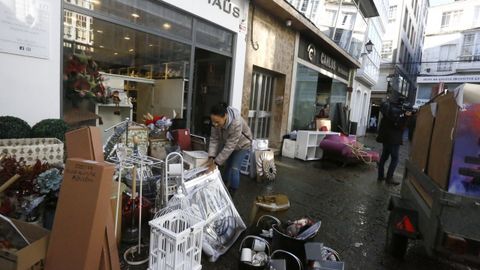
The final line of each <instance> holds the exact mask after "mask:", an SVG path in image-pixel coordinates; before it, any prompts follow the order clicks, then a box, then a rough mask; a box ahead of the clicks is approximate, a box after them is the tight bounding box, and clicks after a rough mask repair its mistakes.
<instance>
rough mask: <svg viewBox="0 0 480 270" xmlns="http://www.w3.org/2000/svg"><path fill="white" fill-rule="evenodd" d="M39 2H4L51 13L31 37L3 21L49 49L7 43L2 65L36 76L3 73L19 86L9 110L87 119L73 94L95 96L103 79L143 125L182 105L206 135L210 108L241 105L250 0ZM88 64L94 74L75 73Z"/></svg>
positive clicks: (183, 114) (11, 9)
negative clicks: (93, 92)
mask: <svg viewBox="0 0 480 270" xmlns="http://www.w3.org/2000/svg"><path fill="white" fill-rule="evenodd" d="M38 2H41V3H40V4H39V3H37V2H35V3H36V4H35V5H39V6H28V7H27V6H19V5H20V4H18V3H28V1H11V4H8V3H9V2H8V1H7V4H5V5H2V14H7V15H8V16H11V17H12V18H15V17H19V16H20V13H21V12H23V10H33V11H34V12H36V13H34V14H35V15H37V13H39V12H42V13H41V14H39V17H38V18H39V20H40V21H42V22H43V23H44V25H41V26H42V27H41V28H39V27H40V26H37V28H39V29H38V30H35V31H36V32H34V31H32V30H30V32H32V34H30V36H28V35H27V34H26V32H27V31H19V30H18V27H17V26H16V25H14V24H11V25H10V24H6V23H5V21H2V23H3V24H4V25H2V26H1V27H0V28H1V29H2V30H1V31H2V36H6V35H4V34H5V32H6V31H7V30H8V31H10V32H8V34H11V39H12V40H13V39H15V38H16V39H17V40H25V42H26V43H28V44H30V43H31V44H33V45H31V46H27V45H28V44H27V45H24V44H18V47H19V48H28V49H29V50H30V49H31V48H30V47H32V48H34V49H35V51H36V50H37V48H38V50H40V48H43V51H41V54H40V53H37V54H33V55H29V54H28V53H26V52H23V53H22V52H15V51H13V50H11V49H10V50H9V49H8V48H6V49H5V48H4V45H5V44H7V43H8V42H9V40H7V41H5V40H3V43H2V44H0V59H1V60H2V62H4V63H5V64H6V65H7V66H12V67H16V66H18V65H21V66H22V68H21V69H22V70H23V71H24V72H25V74H29V76H30V78H29V80H25V78H24V77H22V75H20V74H19V72H18V70H19V69H16V70H17V71H15V69H14V68H12V69H8V70H2V72H1V76H2V79H3V78H4V79H5V82H8V83H9V85H11V87H12V88H13V89H17V91H15V92H10V94H9V96H11V99H10V100H9V101H8V102H7V101H5V99H2V101H1V103H2V104H1V106H2V114H4V115H13V116H17V117H21V118H23V119H25V120H27V121H28V122H29V123H31V124H33V123H35V122H37V121H38V120H40V119H44V118H60V117H63V118H64V119H65V120H66V121H69V122H70V121H71V122H76V121H80V120H85V118H80V119H78V118H79V117H78V114H77V113H76V111H75V110H74V109H75V108H76V106H77V105H78V104H74V103H75V102H72V99H71V95H72V93H73V94H74V95H76V94H78V96H81V97H82V95H85V94H87V95H89V94H91V93H89V91H84V90H83V89H86V88H90V86H91V85H88V86H85V85H84V84H83V83H85V82H88V83H99V81H100V80H101V81H102V84H103V85H104V87H105V89H104V92H106V93H108V92H109V91H110V92H111V91H116V92H119V93H117V94H119V96H120V97H122V98H123V99H122V100H123V101H124V102H125V103H121V104H120V106H121V107H122V106H123V107H126V108H127V110H128V109H130V110H131V111H132V112H131V114H130V116H131V117H133V120H134V121H137V122H142V121H143V119H142V118H143V115H144V114H145V113H147V112H150V113H152V114H161V115H167V116H173V114H174V113H173V111H175V114H176V115H177V117H180V118H183V119H185V120H186V122H187V126H188V127H190V128H191V129H192V132H194V133H197V134H203V135H205V134H207V133H208V132H209V128H208V124H206V123H205V119H207V118H208V116H209V108H210V106H211V105H213V104H215V103H218V102H227V103H229V104H230V105H232V106H233V107H236V108H239V109H240V108H241V104H242V91H243V79H244V68H245V54H246V47H247V42H246V33H247V23H246V22H247V21H248V7H249V1H246V0H231V1H228V2H227V1H207V0H205V1H194V0H191V1H183V0H164V1H147V0H137V1H125V0H102V1H99V0H88V1H87V0H64V1H53V0H47V1H38ZM220 2H221V3H220ZM25 5H27V4H25ZM21 23H23V24H26V22H21ZM5 24H6V25H5ZM22 27H23V25H22ZM25 27H28V25H25ZM59 33H61V34H59ZM7 37H8V36H7ZM36 39H38V42H37V43H38V44H35V41H36ZM17 42H18V41H17ZM42 46H43V47H42ZM25 51H26V50H25ZM32 51H33V49H32ZM80 69H82V70H84V69H86V70H87V73H88V76H90V77H88V76H87V78H79V77H78V76H76V75H77V74H78V71H79V70H80ZM62 70H63V72H62ZM97 72H98V73H97ZM62 73H63V76H62V75H60V74H62ZM25 74H24V75H25ZM24 75H23V76H24ZM72 79H74V80H73V81H72ZM83 79H85V80H83ZM82 80H83V81H82ZM32 97H33V98H32ZM87 97H88V96H87ZM127 100H130V103H128V101H127ZM33 103H34V104H33ZM18 104H25V106H21V107H20V106H18ZM33 105H35V106H33ZM72 105H73V106H72ZM107 105H108V104H107ZM22 107H23V108H25V107H28V108H35V109H34V111H33V110H24V109H22ZM104 107H108V106H105V105H103V104H97V105H96V107H95V108H89V109H90V111H91V112H94V113H96V114H98V115H100V116H101V117H102V118H105V119H110V118H111V115H113V111H110V113H108V108H106V109H105V108H104ZM71 112H74V113H71ZM102 112H103V113H104V115H101V114H102ZM126 115H128V114H126ZM118 120H120V119H118ZM97 124H99V121H97ZM105 128H107V127H105Z"/></svg>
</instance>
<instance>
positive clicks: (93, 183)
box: [46, 158, 114, 270]
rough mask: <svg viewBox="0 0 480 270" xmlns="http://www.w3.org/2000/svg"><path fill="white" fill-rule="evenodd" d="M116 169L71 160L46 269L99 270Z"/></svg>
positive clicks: (67, 169)
mask: <svg viewBox="0 0 480 270" xmlns="http://www.w3.org/2000/svg"><path fill="white" fill-rule="evenodd" d="M113 172H114V166H112V165H110V164H107V163H104V162H96V161H90V160H83V159H77V158H71V159H68V160H67V163H66V166H65V176H64V180H63V183H62V187H61V190H60V195H59V199H58V205H57V211H56V215H55V221H54V224H53V228H52V233H51V238H50V245H49V248H48V253H47V260H46V269H47V270H49V269H52V270H54V269H55V270H56V269H69V270H75V269H79V270H87V269H98V268H99V265H100V257H101V254H102V245H103V243H104V238H105V227H106V222H107V220H106V219H107V218H108V217H110V218H111V213H110V212H109V211H111V209H110V193H111V189H112V178H113Z"/></svg>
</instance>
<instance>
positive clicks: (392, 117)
mask: <svg viewBox="0 0 480 270" xmlns="http://www.w3.org/2000/svg"><path fill="white" fill-rule="evenodd" d="M380 112H381V113H382V116H383V117H382V120H381V121H380V126H379V128H378V136H377V142H380V143H387V144H402V143H403V130H404V129H405V125H406V122H407V117H406V116H405V114H404V112H403V110H402V108H401V106H400V105H398V104H394V103H389V102H384V103H383V104H382V107H381V108H380Z"/></svg>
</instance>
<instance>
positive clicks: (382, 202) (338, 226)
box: [122, 135, 473, 270]
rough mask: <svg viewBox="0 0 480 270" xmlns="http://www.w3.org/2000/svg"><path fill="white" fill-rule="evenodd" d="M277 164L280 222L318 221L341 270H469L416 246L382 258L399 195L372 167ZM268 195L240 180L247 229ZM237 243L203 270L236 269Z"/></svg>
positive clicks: (238, 197)
mask: <svg viewBox="0 0 480 270" xmlns="http://www.w3.org/2000/svg"><path fill="white" fill-rule="evenodd" d="M360 141H362V142H363V143H364V144H365V145H366V146H367V147H370V148H372V149H373V150H376V151H379V152H380V151H381V145H380V144H378V143H376V142H375V140H374V137H373V136H372V135H370V136H367V137H364V138H361V139H360ZM407 153H408V144H406V145H404V146H402V147H401V153H400V158H401V162H400V164H399V166H398V167H397V170H396V173H395V176H394V178H395V179H396V180H397V181H401V179H402V175H403V167H404V161H405V158H406V157H407ZM387 163H388V162H387ZM276 164H277V179H276V181H275V183H274V185H273V187H270V188H271V189H270V190H272V189H273V192H274V193H284V194H286V195H287V196H288V197H289V199H290V203H291V207H290V209H289V210H288V211H287V212H286V213H285V214H284V216H283V217H284V218H285V219H291V218H297V217H302V216H305V215H307V216H310V217H313V218H314V219H316V220H321V221H322V226H321V228H320V231H319V234H318V235H317V237H316V240H317V241H319V242H323V243H324V244H325V245H326V246H329V247H331V248H333V249H335V250H336V251H338V252H339V253H340V256H341V258H342V260H343V261H344V262H345V269H346V270H347V269H348V270H350V269H360V270H377V269H392V270H397V269H405V270H407V269H408V270H416V269H418V270H424V269H435V270H447V269H473V268H468V267H464V266H461V265H457V264H453V263H451V262H448V261H444V260H442V259H439V258H430V257H428V256H427V254H426V252H425V251H424V249H423V247H422V245H421V242H420V241H419V242H416V243H412V244H410V246H409V248H408V251H407V255H406V257H405V260H403V261H397V260H395V259H393V258H391V257H390V256H388V255H386V254H385V252H384V243H385V237H386V233H385V232H386V225H387V222H386V220H387V216H388V211H387V209H386V207H387V202H388V199H389V196H390V194H392V193H399V191H400V186H397V187H391V186H387V185H385V184H384V183H378V182H377V180H376V165H373V164H372V165H367V164H357V165H349V166H346V167H342V166H341V165H340V164H336V163H334V162H329V161H310V162H304V161H301V160H294V159H289V158H282V157H276ZM267 190H269V187H267V186H266V185H265V184H261V183H256V182H255V181H253V180H251V179H249V178H247V177H244V176H242V179H241V185H240V189H239V190H238V191H237V193H236V194H235V197H234V203H235V205H236V206H237V209H238V211H239V213H240V215H241V216H242V218H243V219H244V221H245V222H246V223H247V224H248V223H249V221H250V220H249V218H250V213H251V208H252V202H253V200H254V198H255V197H256V196H258V195H261V194H264V193H265V192H267ZM245 235H246V234H244V235H242V236H241V237H240V240H241V238H243V237H244V236H245ZM240 240H239V241H237V242H236V243H235V245H234V246H233V247H232V248H231V249H230V250H229V251H228V252H227V253H226V254H225V255H223V256H221V257H220V258H219V259H218V260H217V262H215V263H212V262H208V259H207V258H206V257H203V258H202V264H203V267H202V269H204V270H220V269H222V270H223V269H232V270H236V269H238V260H239V251H238V250H239V245H240ZM122 269H146V265H145V266H144V267H140V268H138V267H136V268H130V267H126V266H124V267H122Z"/></svg>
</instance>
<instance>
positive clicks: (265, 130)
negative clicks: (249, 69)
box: [248, 69, 275, 139]
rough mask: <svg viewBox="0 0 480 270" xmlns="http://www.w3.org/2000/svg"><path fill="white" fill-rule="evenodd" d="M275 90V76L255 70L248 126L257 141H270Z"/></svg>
mask: <svg viewBox="0 0 480 270" xmlns="http://www.w3.org/2000/svg"><path fill="white" fill-rule="evenodd" d="M274 89H275V76H273V75H272V74H270V73H267V72H264V71H261V70H259V69H254V70H253V74H252V88H251V91H252V93H251V96H250V106H249V111H248V125H249V126H250V129H251V130H252V135H253V138H255V139H258V138H262V139H268V138H269V136H270V125H271V119H272V100H273V96H274V94H275V93H274Z"/></svg>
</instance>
